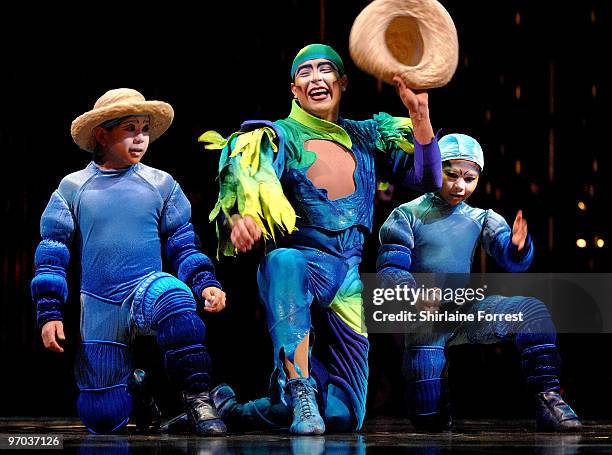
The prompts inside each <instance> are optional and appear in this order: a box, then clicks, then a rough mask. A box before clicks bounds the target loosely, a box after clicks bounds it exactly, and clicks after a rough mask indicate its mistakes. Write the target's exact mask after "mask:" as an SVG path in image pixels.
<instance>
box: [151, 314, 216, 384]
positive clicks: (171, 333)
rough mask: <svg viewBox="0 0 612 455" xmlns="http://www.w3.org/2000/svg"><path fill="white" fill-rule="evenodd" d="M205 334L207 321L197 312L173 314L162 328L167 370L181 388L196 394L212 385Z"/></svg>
mask: <svg viewBox="0 0 612 455" xmlns="http://www.w3.org/2000/svg"><path fill="white" fill-rule="evenodd" d="M204 336H205V327H204V323H203V322H202V320H201V319H200V318H199V317H198V315H197V314H196V313H195V312H194V311H185V312H182V313H179V314H174V315H170V316H168V317H167V318H166V319H164V320H163V321H162V322H161V323H160V325H159V327H158V330H157V343H158V344H159V346H160V348H161V349H162V351H163V353H164V365H165V367H166V372H167V373H168V376H169V377H170V380H171V381H172V383H173V384H174V385H175V386H177V387H178V388H179V389H180V390H184V391H187V392H190V393H196V392H200V391H203V390H207V389H208V387H209V383H210V377H209V370H210V356H209V355H208V352H207V351H206V348H205V347H204Z"/></svg>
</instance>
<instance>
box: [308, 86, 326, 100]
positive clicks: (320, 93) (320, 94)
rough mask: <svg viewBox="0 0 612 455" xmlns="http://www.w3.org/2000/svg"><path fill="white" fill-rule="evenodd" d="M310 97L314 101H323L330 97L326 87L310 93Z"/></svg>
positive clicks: (315, 89)
mask: <svg viewBox="0 0 612 455" xmlns="http://www.w3.org/2000/svg"><path fill="white" fill-rule="evenodd" d="M308 96H309V97H310V98H312V99H313V100H314V101H322V100H324V99H326V98H327V97H328V96H329V90H327V89H326V88H324V87H315V88H313V89H312V90H310V91H309V92H308Z"/></svg>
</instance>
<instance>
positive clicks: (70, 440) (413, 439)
mask: <svg viewBox="0 0 612 455" xmlns="http://www.w3.org/2000/svg"><path fill="white" fill-rule="evenodd" d="M533 425H534V423H533V422H532V421H531V422H530V421H504V420H458V421H456V422H455V431H453V432H452V433H441V434H422V433H415V432H414V431H413V430H412V427H411V426H410V424H409V423H408V421H407V420H402V419H380V418H379V419H375V420H369V421H366V424H365V426H364V430H363V431H362V432H361V433H359V434H348V433H347V434H328V435H325V436H302V437H293V436H289V435H288V434H282V433H262V432H251V433H246V434H229V435H227V436H225V437H217V438H198V437H195V436H192V435H187V434H185V435H182V434H178V435H174V434H173V435H170V434H161V435H153V436H151V435H148V436H144V435H138V434H135V433H134V429H133V427H132V426H131V425H130V426H128V429H127V432H126V433H124V434H121V435H113V436H98V435H90V434H88V433H87V431H86V430H85V428H84V427H83V426H82V425H81V424H80V422H79V421H78V420H76V419H55V418H42V419H41V418H38V419H28V418H23V417H20V418H7V417H3V418H0V435H1V437H2V438H3V441H2V442H1V443H0V451H2V448H6V447H7V437H8V435H12V436H17V435H22V436H25V435H32V434H37V435H42V434H44V435H45V436H54V435H61V436H62V437H63V450H62V451H61V452H63V453H79V454H109V455H110V454H117V455H124V454H144V453H147V454H148V453H156V454H157V453H159V454H186V455H187V454H198V455H221V454H284V453H290V454H295V455H302V454H303V455H321V454H337V455H340V454H366V453H372V454H385V455H390V454H392V453H404V452H414V453H421V454H427V455H433V454H445V453H450V452H458V453H482V454H490V453H495V454H504V453H524V454H530V453H534V454H567V455H569V454H577V453H611V452H612V422H607V421H606V422H586V423H585V426H584V430H583V431H582V432H581V433H579V434H554V433H536V432H534V430H533ZM30 450H31V449H30ZM59 452H60V451H59V450H48V451H47V450H43V451H40V450H36V451H33V450H32V451H31V452H30V453H59Z"/></svg>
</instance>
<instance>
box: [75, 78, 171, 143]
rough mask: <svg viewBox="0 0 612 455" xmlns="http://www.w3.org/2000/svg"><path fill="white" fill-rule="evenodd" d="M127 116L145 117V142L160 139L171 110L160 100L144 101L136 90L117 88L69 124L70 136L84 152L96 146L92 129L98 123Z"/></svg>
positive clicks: (168, 123) (169, 120)
mask: <svg viewBox="0 0 612 455" xmlns="http://www.w3.org/2000/svg"><path fill="white" fill-rule="evenodd" d="M131 115H148V116H149V120H150V123H149V142H153V141H154V140H155V139H157V138H158V137H159V136H161V135H162V134H163V133H164V132H165V131H166V130H167V129H168V127H170V124H172V120H173V119H174V109H172V106H170V105H169V104H168V103H164V102H163V101H147V100H145V97H144V96H142V94H141V93H140V92H138V91H137V90H133V89H131V88H117V89H113V90H109V91H108V92H106V93H105V94H104V95H102V96H101V97H100V98H99V99H98V101H96V104H95V105H94V107H93V109H92V110H91V111H88V112H85V113H84V114H83V115H80V116H78V117H77V118H75V119H74V120H73V121H72V126H71V128H70V134H71V135H72V139H74V142H76V144H77V145H78V146H79V147H80V148H82V149H83V150H87V151H88V152H93V151H94V148H95V146H96V140H95V134H94V130H95V128H96V127H97V126H100V124H101V123H104V122H106V121H108V120H113V119H116V118H121V117H128V116H131Z"/></svg>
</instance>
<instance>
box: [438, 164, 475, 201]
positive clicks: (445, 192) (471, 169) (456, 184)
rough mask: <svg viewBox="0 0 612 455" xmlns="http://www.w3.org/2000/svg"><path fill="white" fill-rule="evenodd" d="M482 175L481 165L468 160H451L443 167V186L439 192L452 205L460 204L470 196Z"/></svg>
mask: <svg viewBox="0 0 612 455" xmlns="http://www.w3.org/2000/svg"><path fill="white" fill-rule="evenodd" d="M479 176H480V166H478V165H477V164H476V163H474V162H472V161H468V160H449V161H445V162H444V166H443V168H442V188H440V191H439V192H438V194H439V195H440V197H442V198H443V199H444V200H446V202H448V203H449V204H450V205H458V204H461V203H462V202H463V201H465V200H466V199H467V198H469V197H470V196H471V195H472V193H473V192H474V190H475V189H476V186H477V185H478V177H479Z"/></svg>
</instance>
